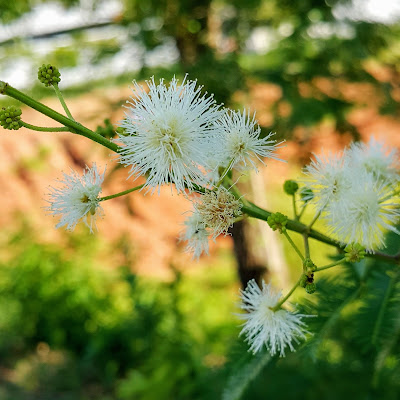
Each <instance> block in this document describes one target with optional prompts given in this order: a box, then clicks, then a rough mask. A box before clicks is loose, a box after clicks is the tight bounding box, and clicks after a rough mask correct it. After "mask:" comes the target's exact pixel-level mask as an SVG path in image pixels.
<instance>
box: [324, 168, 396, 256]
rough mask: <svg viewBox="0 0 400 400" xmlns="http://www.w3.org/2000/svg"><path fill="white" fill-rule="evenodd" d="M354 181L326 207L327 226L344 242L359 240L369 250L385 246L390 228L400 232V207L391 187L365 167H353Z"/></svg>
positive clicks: (357, 241)
mask: <svg viewBox="0 0 400 400" xmlns="http://www.w3.org/2000/svg"><path fill="white" fill-rule="evenodd" d="M349 176H350V174H349ZM351 183H352V184H351V187H349V188H348V189H347V191H345V192H343V193H342V194H341V197H340V198H339V199H337V201H335V202H333V203H331V204H330V206H329V207H328V208H327V210H326V211H327V213H326V215H325V219H326V221H327V225H328V227H329V228H330V230H331V232H332V233H333V234H334V235H335V236H336V237H337V239H338V240H339V241H341V242H342V243H353V242H354V243H359V244H361V245H363V246H364V247H365V248H366V249H367V250H374V249H376V248H380V247H384V245H385V243H384V237H385V233H386V232H387V231H388V230H391V231H393V232H396V233H400V232H399V231H398V230H397V229H396V228H395V226H394V225H396V224H397V223H398V222H399V220H400V208H399V204H398V202H394V199H393V198H392V196H391V194H392V192H393V190H392V188H391V187H390V186H388V185H387V183H385V182H384V181H382V180H380V179H379V176H378V175H375V174H372V173H368V172H366V171H358V172H357V173H355V172H354V171H353V179H351Z"/></svg>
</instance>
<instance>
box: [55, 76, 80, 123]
mask: <svg viewBox="0 0 400 400" xmlns="http://www.w3.org/2000/svg"><path fill="white" fill-rule="evenodd" d="M53 88H54V91H55V92H56V95H57V97H58V100H60V103H61V105H62V107H63V109H64V111H65V113H66V114H67V115H68V118H69V119H72V120H73V121H75V119H74V118H73V117H72V114H71V112H70V111H69V109H68V107H67V104H66V103H65V101H64V97H63V95H62V94H61V91H60V88H59V87H58V83H53Z"/></svg>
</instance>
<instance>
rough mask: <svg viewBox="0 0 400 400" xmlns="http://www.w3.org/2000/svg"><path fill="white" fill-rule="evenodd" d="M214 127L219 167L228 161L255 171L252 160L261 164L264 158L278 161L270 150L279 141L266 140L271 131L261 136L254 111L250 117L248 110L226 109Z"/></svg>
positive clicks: (271, 134) (278, 145)
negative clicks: (217, 145) (215, 127)
mask: <svg viewBox="0 0 400 400" xmlns="http://www.w3.org/2000/svg"><path fill="white" fill-rule="evenodd" d="M216 126H217V132H218V135H219V139H220V146H219V148H220V152H219V154H218V159H220V160H221V165H222V166H227V165H228V163H229V162H230V163H231V167H232V168H237V169H240V170H246V169H251V168H253V169H255V170H256V171H257V165H256V163H255V161H256V160H259V161H260V162H261V163H262V164H264V160H263V158H264V157H268V158H275V159H277V160H280V159H279V158H278V157H277V156H276V155H275V154H274V152H275V151H276V149H277V148H278V147H280V146H281V145H282V142H281V143H276V140H271V139H270V138H271V136H273V135H274V133H270V134H269V135H267V136H265V137H264V138H261V137H260V133H261V129H260V127H259V125H258V123H257V121H256V119H255V114H253V116H251V115H250V111H248V110H247V111H246V110H243V112H239V111H232V110H227V111H226V112H225V114H224V115H223V117H222V118H221V119H220V120H219V121H218V122H217V125H216ZM280 161H282V160H280ZM264 165H265V164H264Z"/></svg>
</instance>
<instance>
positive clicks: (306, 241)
mask: <svg viewBox="0 0 400 400" xmlns="http://www.w3.org/2000/svg"><path fill="white" fill-rule="evenodd" d="M303 239H304V252H305V255H306V258H310V245H309V243H308V235H307V233H303Z"/></svg>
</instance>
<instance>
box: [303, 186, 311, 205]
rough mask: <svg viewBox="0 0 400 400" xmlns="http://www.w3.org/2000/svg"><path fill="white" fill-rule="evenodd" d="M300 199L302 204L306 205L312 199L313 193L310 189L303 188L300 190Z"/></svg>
mask: <svg viewBox="0 0 400 400" xmlns="http://www.w3.org/2000/svg"><path fill="white" fill-rule="evenodd" d="M300 198H301V200H302V201H304V203H308V202H309V201H310V200H312V199H313V198H314V193H313V191H312V190H311V189H310V188H308V187H307V186H305V187H303V188H301V190H300Z"/></svg>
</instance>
